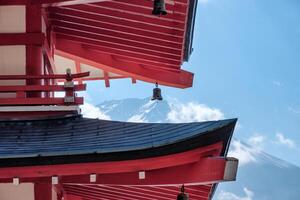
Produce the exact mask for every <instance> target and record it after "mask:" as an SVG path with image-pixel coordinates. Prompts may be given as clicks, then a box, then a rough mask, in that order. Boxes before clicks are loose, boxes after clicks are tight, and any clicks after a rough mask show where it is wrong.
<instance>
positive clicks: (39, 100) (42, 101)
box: [0, 71, 89, 106]
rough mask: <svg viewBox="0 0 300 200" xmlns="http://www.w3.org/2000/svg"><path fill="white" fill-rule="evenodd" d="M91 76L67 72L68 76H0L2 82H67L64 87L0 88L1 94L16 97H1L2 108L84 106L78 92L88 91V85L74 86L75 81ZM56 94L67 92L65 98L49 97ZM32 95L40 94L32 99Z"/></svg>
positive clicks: (0, 104) (27, 86)
mask: <svg viewBox="0 0 300 200" xmlns="http://www.w3.org/2000/svg"><path fill="white" fill-rule="evenodd" d="M86 76H89V72H85V73H78V74H71V73H70V71H67V73H66V74H51V75H36V76H32V75H0V80H1V81H8V80H35V79H39V80H45V82H49V80H65V82H64V85H2V86H0V94H1V93H13V94H16V96H15V97H2V98H1V96H0V106H13V105H18V106H19V105H79V104H83V97H77V96H76V92H77V91H84V90H86V84H78V85H75V84H74V79H75V80H76V79H79V78H83V77H86ZM54 92H65V96H64V97H54V95H52V96H51V95H49V94H50V93H52V94H53V93H54ZM32 93H39V94H42V93H44V97H43V95H37V97H32V95H28V94H32Z"/></svg>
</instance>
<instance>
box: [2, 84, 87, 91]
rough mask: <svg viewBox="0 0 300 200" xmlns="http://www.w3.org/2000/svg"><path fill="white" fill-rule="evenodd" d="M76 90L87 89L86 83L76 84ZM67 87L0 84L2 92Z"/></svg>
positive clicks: (54, 89)
mask: <svg viewBox="0 0 300 200" xmlns="http://www.w3.org/2000/svg"><path fill="white" fill-rule="evenodd" d="M73 89H74V91H84V90H86V84H80V85H74V88H73ZM65 90H66V88H65V87H64V86H63V85H25V86H24V85H16V86H11V85H5V86H0V93H1V92H17V91H24V92H25V91H56V92H58V91H65Z"/></svg>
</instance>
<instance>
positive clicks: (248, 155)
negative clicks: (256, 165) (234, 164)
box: [228, 140, 259, 166]
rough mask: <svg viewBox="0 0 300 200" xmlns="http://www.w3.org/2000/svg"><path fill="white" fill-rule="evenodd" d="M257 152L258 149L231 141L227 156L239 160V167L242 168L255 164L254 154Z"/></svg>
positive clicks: (237, 141)
mask: <svg viewBox="0 0 300 200" xmlns="http://www.w3.org/2000/svg"><path fill="white" fill-rule="evenodd" d="M258 151H259V150H258V149H254V148H251V147H248V146H246V145H244V144H242V143H241V141H239V140H233V141H232V142H231V147H230V150H229V152H228V156H230V157H235V158H237V159H239V165H240V166H243V165H246V164H248V163H252V162H257V160H256V158H255V153H257V152H258Z"/></svg>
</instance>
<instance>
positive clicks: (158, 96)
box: [151, 83, 163, 101]
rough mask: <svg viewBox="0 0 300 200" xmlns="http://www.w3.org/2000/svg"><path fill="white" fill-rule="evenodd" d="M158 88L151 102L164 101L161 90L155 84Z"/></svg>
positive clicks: (154, 91) (154, 90)
mask: <svg viewBox="0 0 300 200" xmlns="http://www.w3.org/2000/svg"><path fill="white" fill-rule="evenodd" d="M155 85H156V87H155V88H154V89H153V95H152V98H151V100H152V101H154V100H159V101H161V100H163V98H162V96H161V89H160V88H158V84H157V83H156V84H155Z"/></svg>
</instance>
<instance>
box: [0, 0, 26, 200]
mask: <svg viewBox="0 0 300 200" xmlns="http://www.w3.org/2000/svg"><path fill="white" fill-rule="evenodd" d="M25 12H26V8H25V6H0V33H25V32H26V13H25ZM25 70H26V48H25V45H17V46H0V74H1V75H10V74H11V75H20V74H25V73H26V71H25ZM24 84H25V81H0V85H24ZM8 96H9V97H13V96H15V95H14V94H0V98H1V97H8ZM0 199H1V198H0Z"/></svg>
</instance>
